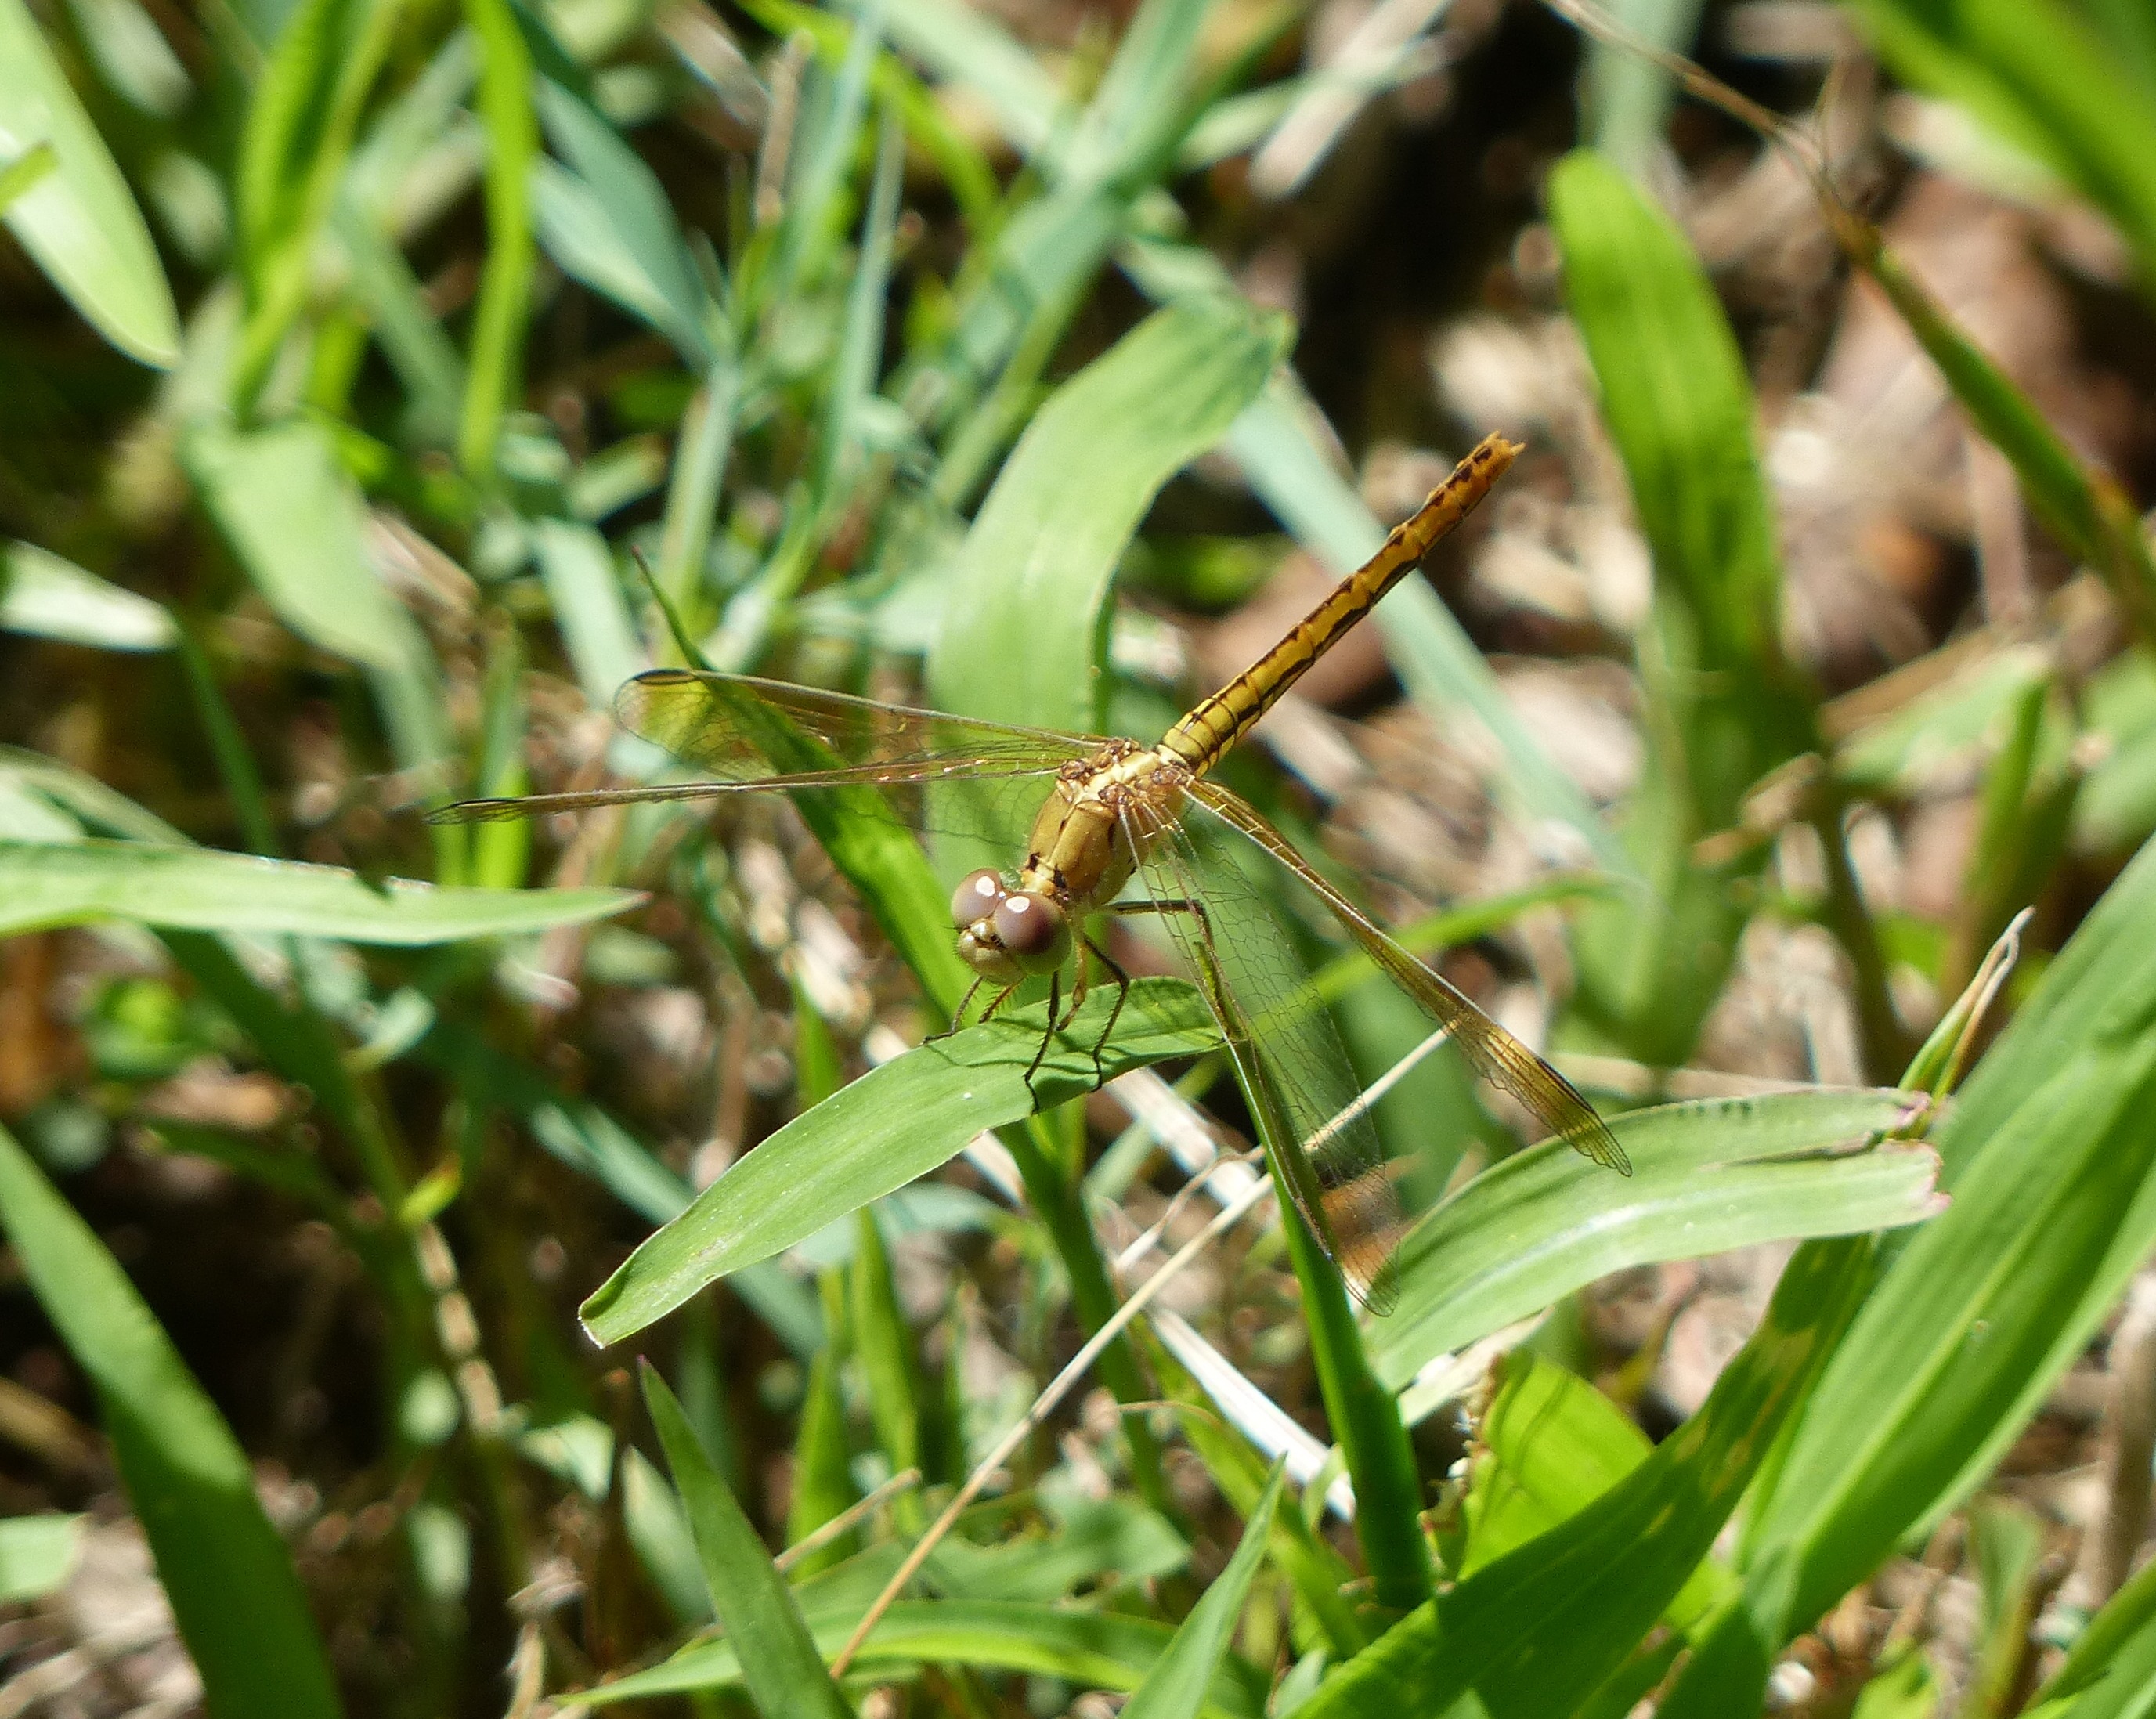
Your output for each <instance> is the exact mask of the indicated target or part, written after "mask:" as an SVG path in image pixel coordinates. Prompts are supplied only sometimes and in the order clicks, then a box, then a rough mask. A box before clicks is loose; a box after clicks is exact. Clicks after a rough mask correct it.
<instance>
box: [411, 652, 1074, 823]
mask: <svg viewBox="0 0 2156 1719" xmlns="http://www.w3.org/2000/svg"><path fill="white" fill-rule="evenodd" d="M614 707H615V714H616V716H617V718H618V719H619V721H620V723H621V725H622V726H624V728H626V729H628V730H629V731H630V732H631V733H634V734H635V735H638V736H640V737H641V738H643V739H644V740H648V741H651V742H652V743H653V744H654V745H656V746H658V747H661V748H662V749H664V750H665V751H666V752H670V753H672V754H673V755H674V756H675V757H676V758H678V759H680V761H681V762H683V763H684V764H686V765H689V766H690V767H694V768H696V769H699V770H701V771H706V772H709V779H706V780H702V781H696V782H665V783H641V784H637V785H634V786H626V787H619V788H592V789H588V790H584V791H583V792H578V793H561V794H534V795H526V796H525V797H523V798H517V799H490V800H465V801H462V802H459V803H458V804H456V805H454V806H445V807H444V808H441V809H440V810H439V811H437V812H434V813H430V814H429V818H430V819H431V820H432V821H433V822H435V823H441V824H488V823H498V822H501V821H503V820H506V819H509V818H539V817H545V816H547V815H548V814H549V813H556V812H584V811H589V810H592V809H593V808H596V807H600V806H624V805H639V804H646V803H652V802H666V801H683V800H702V799H708V798H716V797H718V796H721V795H725V794H730V793H754V792H760V791H763V790H767V789H784V790H786V791H787V792H788V793H795V794H820V795H823V796H824V797H826V798H829V799H830V800H831V802H832V803H833V804H834V806H835V807H837V808H841V809H842V810H843V811H844V814H845V815H846V816H849V817H855V818H875V819H877V820H878V821H880V822H885V823H892V824H899V825H901V827H903V828H906V829H928V830H936V831H939V832H942V833H944V834H951V835H953V836H956V837H959V838H962V839H964V840H966V841H967V842H968V843H969V844H973V848H977V849H985V848H988V847H990V846H993V844H994V843H995V842H996V841H997V840H998V839H1008V838H1009V834H1010V833H1011V832H1012V830H1013V829H1019V830H1020V831H1021V832H1022V830H1023V827H1024V820H1025V818H1027V817H1028V816H1029V813H1030V810H1031V809H1032V806H1031V803H1030V802H1031V801H1033V800H1037V799H1038V798H1039V793H1038V791H1037V790H1036V791H1034V793H1032V794H1031V796H1030V798H1028V797H1027V796H1025V795H1020V796H1019V799H1020V800H1027V801H1028V803H1023V804H1021V803H1017V801H1014V799H1013V796H1012V795H1011V794H1010V793H1007V792H1005V791H1004V788H1007V787H1008V785H1009V783H1012V782H1013V781H1014V780H1015V781H1018V782H1019V783H1024V782H1026V781H1027V780H1029V779H1034V778H1039V777H1048V776H1053V775H1054V774H1055V772H1057V771H1059V770H1060V769H1061V768H1062V767H1064V766H1065V764H1067V763H1069V762H1071V761H1072V760H1073V759H1074V758H1082V757H1086V755H1087V754H1088V753H1089V752H1091V751H1092V749H1093V748H1094V747H1096V746H1097V745H1098V744H1099V742H1098V741H1089V740H1086V739H1084V738H1082V737H1080V736H1072V735H1062V734H1057V733H1055V732H1053V731H1050V730H1047V729H1034V728H1014V727H1009V726H1005V725H1004V724H1001V723H995V722H980V721H973V720H971V719H969V718H967V717H962V716H945V715H943V714H942V713H941V712H940V711H916V710H909V709H906V708H905V707H904V706H898V705H884V704H878V703H876V702H875V701H874V700H869V699H860V698H850V697H848V696H847V695H844V694H843V693H836V692H824V691H822V690H819V689H817V688H815V687H808V686H788V685H785V684H784V683H783V682H781V681H776V680H755V679H752V677H750V676H748V675H702V674H692V673H690V672H689V671H688V670H680V669H657V670H652V671H651V672H650V673H649V674H645V675H638V676H637V677H636V678H635V679H634V680H631V681H629V683H628V684H627V685H625V686H624V687H623V688H622V690H621V692H620V694H619V695H618V696H617V698H616V699H615V701H614ZM999 784H1001V785H1003V786H1002V787H999V786H998V785H999Z"/></svg>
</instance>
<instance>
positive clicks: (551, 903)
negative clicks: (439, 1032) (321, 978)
mask: <svg viewBox="0 0 2156 1719" xmlns="http://www.w3.org/2000/svg"><path fill="white" fill-rule="evenodd" d="M641 900H643V897H642V896H641V895H639V894H637V893H636V892H635V891H634V890H457V889H437V888H435V887H434V886H433V885H430V884H418V883H408V882H406V881H404V880H403V879H401V878H398V879H392V880H388V881H387V882H383V883H378V884H377V883H374V882H370V881H369V880H367V879H365V878H362V877H361V876H360V875H358V874H357V872H351V871H343V870H338V869H337V868H336V867H335V866H331V865H295V864H293V863H291V862H290V861H288V860H281V859H256V858H255V857H254V855H252V854H225V853H219V852H218V851H216V850H215V849H208V848H153V847H151V846H149V845H147V844H145V843H141V842H111V841H85V842H68V843H59V842H50V843H49V842H0V936H9V935H13V934H14V933H17V932H21V931H36V930H44V929H47V928H49V927H51V926H63V925H85V924H89V923H91V922H93V921H97V920H104V919H119V920H131V921H134V922H135V923H136V924H138V925H154V926H166V927H169V928H172V929H177V930H187V931H290V932H294V933H296V934H298V935H300V936H315V937H334V938H337V939H339V940H341V941H342V942H350V943H377V944H385V945H393V946H397V947H418V946H421V945H425V944H433V943H454V942H459V941H460V940H462V939H464V938H467V937H501V936H523V935H529V934H530V933H531V932H535V931H545V930H547V929H548V928H549V927H551V926H559V925H582V924H584V923H586V922H587V921H591V920H594V919H605V918H608V917H610V916H613V915H614V914H617V913H620V912H624V911H626V910H627V909H629V908H631V907H633V906H635V905H636V904H637V903H638V902H639V901H641Z"/></svg>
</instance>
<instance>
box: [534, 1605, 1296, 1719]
mask: <svg viewBox="0 0 2156 1719" xmlns="http://www.w3.org/2000/svg"><path fill="white" fill-rule="evenodd" d="M853 1624H854V1619H853V1618H851V1617H838V1618H832V1619H829V1620H824V1621H819V1622H818V1623H817V1624H814V1626H813V1628H814V1634H815V1638H816V1646H817V1649H818V1650H819V1652H820V1653H822V1654H823V1655H824V1657H825V1658H826V1659H827V1660H828V1659H829V1657H830V1656H831V1655H834V1654H835V1653H837V1652H838V1650H839V1648H840V1646H841V1645H844V1641H845V1639H846V1637H847V1635H848V1634H850V1632H851V1630H852V1628H853ZM1172 1637H1173V1631H1172V1630H1170V1629H1168V1626H1167V1625H1166V1624H1156V1623H1153V1622H1152V1620H1150V1619H1144V1618H1127V1617H1121V1616H1118V1615H1116V1614H1114V1613H1110V1612H1093V1611H1082V1610H1077V1609H1070V1608H1065V1607H1058V1606H1039V1605H1024V1604H1016V1603H1014V1602H1009V1601H999V1600H942V1601H937V1602H936V1603H934V1604H923V1603H921V1602H919V1601H912V1602H904V1601H902V1602H901V1603H900V1604H897V1605H895V1606H893V1607H892V1608H891V1609H890V1610H889V1611H888V1612H886V1613H885V1614H884V1615H883V1618H882V1619H881V1621H880V1622H879V1623H878V1624H877V1625H876V1627H875V1630H874V1631H873V1632H871V1633H870V1636H869V1639H868V1640H867V1641H866V1642H865V1643H864V1644H863V1645H862V1647H861V1651H860V1658H859V1659H858V1660H856V1662H855V1668H854V1670H855V1675H857V1676H859V1677H860V1678H861V1679H862V1680H863V1681H877V1682H889V1681H891V1680H892V1679H893V1678H895V1677H900V1676H904V1675H906V1674H907V1673H908V1672H910V1671H912V1670H915V1669H916V1668H917V1667H919V1666H922V1665H938V1664H945V1665H973V1666H978V1667H979V1668H980V1669H981V1670H989V1671H1015V1672H1026V1673H1031V1674H1033V1675H1036V1676H1041V1677H1055V1678H1060V1679H1061V1680H1062V1681H1064V1682H1065V1683H1073V1684H1076V1685H1079V1686H1081V1687H1084V1688H1090V1689H1106V1690H1127V1689H1135V1688H1136V1687H1137V1686H1138V1685H1139V1684H1140V1683H1141V1682H1142V1681H1144V1679H1145V1676H1146V1674H1147V1672H1149V1671H1150V1670H1152V1668H1153V1667H1154V1666H1155V1665H1158V1663H1159V1662H1160V1660H1161V1659H1162V1657H1163V1655H1164V1654H1166V1652H1167V1651H1168V1645H1169V1643H1170V1640H1171V1639H1172ZM742 1682H743V1679H742V1670H741V1662H740V1660H739V1659H738V1658H737V1655H735V1652H734V1648H733V1644H732V1643H731V1642H726V1641H720V1642H711V1643H708V1644H699V1645H696V1646H692V1647H690V1648H686V1649H685V1650H683V1651H681V1652H680V1653H679V1654H677V1655H675V1656H674V1658H673V1659H671V1660H668V1661H667V1662H666V1663H665V1665H654V1666H653V1667H652V1668H651V1669H650V1670H648V1671H639V1672H635V1673H633V1674H632V1675H629V1676H627V1677H624V1678H623V1679H621V1681H619V1682H617V1683H609V1684H608V1685H607V1686H605V1687H603V1688H602V1689H594V1690H588V1691H584V1692H583V1693H582V1694H579V1695H571V1696H561V1697H559V1698H558V1699H560V1700H561V1701H563V1702H564V1703H565V1704H573V1705H576V1706H594V1707H596V1706H606V1705H608V1704H610V1703H612V1702H614V1701H632V1700H639V1699H642V1698H645V1697H649V1696H660V1695H682V1694H690V1693H694V1692H696V1691H703V1690H726V1689H738V1688H740V1687H741V1686H742ZM1265 1685H1266V1680H1265V1675H1264V1674H1262V1673H1261V1672H1260V1671H1258V1670H1256V1669H1255V1668H1254V1667H1253V1666H1251V1665H1248V1664H1246V1663H1245V1661H1243V1660H1240V1659H1238V1658H1236V1657H1235V1656H1234V1655H1228V1656H1227V1657H1226V1658H1225V1659H1224V1661H1223V1663H1222V1665H1221V1669H1220V1671H1219V1675H1217V1676H1216V1677H1214V1680H1213V1684H1212V1687H1211V1689H1210V1690H1209V1692H1208V1695H1207V1698H1206V1701H1205V1705H1204V1707H1203V1708H1202V1709H1201V1711H1202V1712H1203V1713H1204V1714H1205V1715H1207V1716H1209V1719H1263V1716H1264V1713H1265V1693H1266V1689H1265Z"/></svg>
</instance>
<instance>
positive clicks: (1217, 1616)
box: [1123, 1457, 1287, 1719]
mask: <svg viewBox="0 0 2156 1719" xmlns="http://www.w3.org/2000/svg"><path fill="white" fill-rule="evenodd" d="M1286 1478H1287V1459H1286V1457H1281V1459H1280V1460H1277V1461H1276V1462H1275V1463H1274V1464H1273V1467H1272V1472H1271V1473H1270V1475H1266V1476H1265V1491H1262V1492H1260V1494H1259V1495H1258V1501H1257V1503H1256V1504H1255V1506H1252V1507H1251V1510H1250V1517H1249V1519H1248V1520H1247V1521H1245V1523H1244V1524H1243V1537H1242V1539H1241V1541H1240V1542H1238V1543H1237V1545H1236V1547H1235V1556H1234V1557H1231V1558H1229V1560H1228V1568H1226V1569H1224V1570H1223V1571H1221V1573H1219V1576H1217V1577H1215V1578H1214V1581H1213V1584H1212V1586H1210V1587H1209V1588H1207V1589H1206V1590H1205V1592H1204V1594H1203V1595H1202V1596H1200V1598H1199V1601H1198V1604H1196V1605H1194V1606H1193V1607H1192V1608H1191V1609H1190V1615H1189V1616H1188V1617H1187V1618H1185V1619H1183V1622H1182V1624H1180V1625H1179V1626H1178V1628H1177V1629H1176V1632H1175V1639H1174V1640H1173V1641H1171V1642H1169V1643H1168V1651H1167V1652H1166V1653H1164V1654H1163V1655H1161V1656H1160V1658H1159V1659H1158V1660H1156V1661H1155V1662H1154V1665H1153V1668H1152V1670H1150V1671H1148V1672H1147V1673H1146V1675H1145V1681H1143V1682H1142V1683H1141V1684H1139V1685H1138V1686H1137V1688H1136V1689H1135V1690H1133V1691H1132V1692H1131V1698H1130V1700H1129V1701H1128V1702H1127V1703H1126V1704H1125V1706H1124V1707H1123V1719H1198V1715H1199V1713H1201V1712H1203V1711H1204V1709H1205V1704H1206V1699H1207V1697H1208V1696H1209V1694H1210V1692H1211V1691H1212V1688H1213V1685H1214V1681H1215V1680H1216V1679H1217V1678H1218V1677H1219V1675H1220V1662H1221V1660H1223V1659H1224V1657H1225V1656H1226V1655H1227V1651H1228V1643H1229V1638H1230V1637H1231V1636H1232V1635H1233V1634H1235V1620H1236V1618H1237V1615H1238V1614H1240V1612H1241V1611H1242V1609H1243V1601H1244V1598H1245V1596H1247V1595H1248V1594H1249V1593H1250V1579H1251V1578H1253V1577H1254V1576H1255V1575H1256V1574H1257V1573H1258V1566H1259V1565H1260V1564H1261V1563H1263V1562H1265V1543H1266V1541H1267V1539H1268V1537H1270V1534H1271V1532H1272V1521H1273V1511H1274V1510H1275V1509H1276V1506H1278V1505H1279V1503H1280V1496H1281V1487H1282V1486H1283V1484H1284V1483H1285V1481H1286Z"/></svg>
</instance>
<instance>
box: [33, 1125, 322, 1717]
mask: <svg viewBox="0 0 2156 1719" xmlns="http://www.w3.org/2000/svg"><path fill="white" fill-rule="evenodd" d="M0 1224H5V1225H6V1228H7V1232H8V1239H9V1240H10V1241H11V1242H12V1243H13V1246H14V1252H15V1257H16V1259H17V1260H18V1262H19V1264H20V1265H21V1268H22V1271H23V1276H24V1277H25V1278H27V1279H28V1281H29V1285H30V1287H31V1289H32V1290H33V1291H34V1292H35V1294H36V1295H37V1297H38V1302H39V1304H40V1305H41V1306H43V1307H44V1310H45V1315H46V1316H47V1317H48V1318H49V1319H50V1320H51V1321H52V1322H53V1324H54V1327H55V1328H56V1329H57V1330H58V1331H59V1334H60V1337H61V1340H62V1341H63V1342H65V1343H66V1345H67V1347H68V1352H69V1354H71V1355H72V1356H73V1357H74V1359H75V1362H76V1364H77V1365H79V1366H80V1368H82V1369H83V1371H84V1372H85V1373H87V1374H88V1375H89V1376H90V1382H91V1383H92V1384H94V1385H95V1388H96V1390H97V1398H98V1404H99V1408H100V1410H101V1412H102V1416H103V1419H104V1424H105V1433H106V1434H107V1436H108V1437H110V1439H111V1440H112V1451H113V1455H114V1458H115V1460H116V1461H117V1463H118V1464H119V1467H120V1472H121V1478H122V1479H123V1480H126V1485H127V1494H128V1497H129V1498H130V1500H131V1501H132V1502H133V1504H134V1506H135V1513H136V1516H137V1517H139V1518H140V1519H141V1523H142V1529H143V1532H144V1533H146V1535H147V1536H148V1537H149V1541H150V1549H151V1552H152V1554H153V1555H154V1556H155V1557H156V1558H157V1574H158V1577H159V1578H160V1580H162V1582H163V1583H164V1587H165V1592H166V1593H167V1595H168V1596H169V1597H170V1598H171V1599H172V1614H173V1616H174V1618H175V1619H177V1621H178V1624H179V1627H180V1634H181V1636H182V1638H183V1639H185V1641H186V1643H187V1651H188V1652H189V1653H190V1654H191V1655H193V1659H194V1662H195V1664H196V1665H197V1666H198V1667H199V1668H200V1669H201V1671H202V1676H203V1688H204V1690H205V1691H206V1692H207V1695H208V1704H209V1707H210V1710H211V1711H213V1712H214V1713H216V1714H218V1715H219V1716H220V1719H317V1716H320V1719H332V1716H335V1715H336V1714H337V1713H338V1711H340V1709H339V1707H338V1704H337V1697H336V1685H335V1684H334V1682H333V1681H331V1676H330V1671H329V1665H328V1662H327V1661H326V1660H325V1659H324V1658H323V1655H322V1648H321V1641H320V1640H319V1639H317V1637H316V1634H315V1624H314V1619H313V1618H312V1617H311V1615H310V1614H309V1613H308V1610H307V1599H306V1595H305V1593H304V1592H303V1591H302V1590H301V1588H300V1581H299V1578H298V1577H297V1576H296V1575H295V1573H294V1572H293V1569H292V1561H291V1558H290V1555H289V1554H288V1553H287V1552H285V1544H284V1542H282V1541H281V1540H280V1539H279V1538H278V1537H277V1531H276V1530H275V1528H273V1527H270V1525H269V1517H268V1516H265V1515H264V1514H263V1511H262V1506H261V1504H260V1503H259V1501H257V1499H256V1498H255V1496H254V1470H253V1468H252V1467H251V1465H249V1462H248V1460H247V1455H246V1453H245V1452H244V1451H243V1450H241V1449H240V1448H239V1442H238V1441H237V1440H236V1439H234V1437H233V1436H232V1429H230V1428H229V1427H228V1426H227V1425H226V1424H225V1423H224V1420H223V1417H222V1416H220V1415H219V1414H218V1412H217V1409H216V1406H215V1405H214V1404H213V1403H211V1402H210V1400H209V1398H208V1397H207V1396H205V1395H204V1394H203V1388H202V1387H201V1385H200V1384H198V1383H196V1380H195V1377H194V1375H193V1373H190V1372H188V1371H187V1364H186V1362H183V1361H182V1360H181V1359H180V1357H179V1353H178V1352H177V1350H175V1349H174V1348H173V1347H172V1342H171V1341H170V1339H168V1338H167V1337H166V1335H165V1333H164V1331H163V1329H162V1327H161V1326H159V1325H158V1323H157V1319H156V1317H155V1316H154V1315H152V1314H151V1311H150V1310H149V1308H148V1307H146V1306H144V1305H143V1302H142V1300H141V1297H140V1296H137V1295H136V1292H135V1289H134V1286H133V1285H131V1284H130V1283H129V1282H128V1280H127V1275H126V1273H125V1272H124V1271H122V1270H121V1269H120V1265H119V1262H118V1261H117V1260H115V1259H114V1258H113V1257H112V1255H110V1254H109V1253H108V1252H106V1251H105V1246H104V1244H102V1243H100V1241H99V1240H98V1239H97V1237H96V1236H95V1234H93V1233H92V1232H91V1230H90V1226H89V1225H87V1224H85V1223H84V1222H83V1221H82V1219H80V1217H78V1216H77V1215H76V1214H75V1213H74V1208H71V1207H70V1206H69V1204H68V1203H67V1202H66V1201H64V1199H62V1198H60V1197H59V1193H57V1192H55V1191H54V1188H53V1186H52V1184H51V1183H49V1182H47V1181H46V1180H45V1178H44V1177H43V1176H42V1175H40V1174H39V1173H38V1169H37V1167H36V1165H34V1164H33V1163H32V1162H31V1161H30V1159H29V1157H28V1154H27V1153H25V1152H23V1149H22V1147H19V1146H18V1145H17V1144H16V1143H15V1141H14V1138H13V1137H12V1136H11V1135H9V1134H8V1133H7V1132H5V1131H0Z"/></svg>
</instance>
